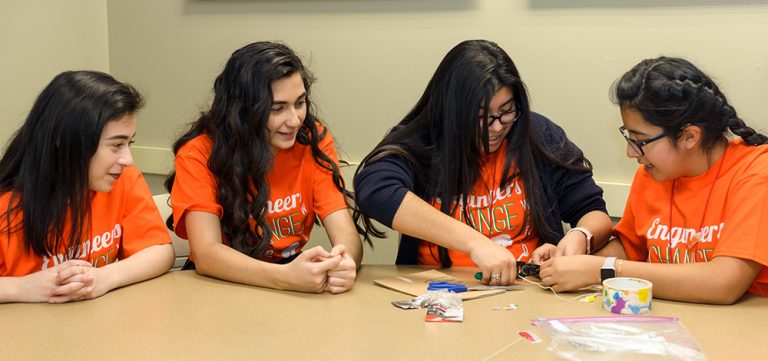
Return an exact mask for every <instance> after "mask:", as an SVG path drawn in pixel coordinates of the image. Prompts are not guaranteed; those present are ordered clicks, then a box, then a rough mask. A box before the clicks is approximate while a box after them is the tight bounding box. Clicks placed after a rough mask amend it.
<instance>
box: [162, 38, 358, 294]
mask: <svg viewBox="0 0 768 361" xmlns="http://www.w3.org/2000/svg"><path fill="white" fill-rule="evenodd" d="M312 81H313V78H312V75H311V74H310V73H309V70H308V69H307V68H305V67H304V65H303V64H302V63H301V60H300V59H299V58H298V57H297V56H296V54H294V52H293V51H292V50H291V49H290V48H288V47H287V46H285V45H282V44H278V43H271V42H257V43H253V44H249V45H247V46H245V47H243V48H241V49H239V50H237V51H235V52H234V53H233V54H232V56H231V57H230V58H229V60H228V61H227V64H226V65H225V67H224V70H223V71H222V73H221V74H220V75H219V76H218V77H217V78H216V81H215V82H214V99H213V104H212V105H211V107H210V109H208V110H206V111H205V112H203V113H202V114H201V115H200V118H199V119H198V120H197V121H196V122H194V123H192V125H191V127H190V129H189V131H188V132H187V133H186V134H184V135H183V136H182V137H181V138H180V139H179V140H178V141H176V143H175V144H174V147H173V150H174V153H175V154H176V170H175V174H172V175H171V177H169V179H168V180H167V181H166V187H167V188H168V189H169V190H170V192H171V204H172V207H173V221H174V225H175V231H176V234H178V235H179V236H180V237H182V238H187V239H189V244H190V262H188V264H187V265H185V267H184V268H185V269H190V268H193V267H194V268H195V269H196V270H197V272H198V273H200V274H204V275H209V276H213V277H216V278H221V279H225V280H229V281H234V282H239V283H245V284H250V285H256V286H263V287H269V288H276V289H285V290H295V291H305V292H323V291H324V290H325V291H329V292H331V293H340V292H344V291H347V290H349V289H350V288H351V287H352V284H353V282H354V280H355V277H356V269H357V266H358V265H359V264H360V260H361V258H362V243H361V241H360V237H359V235H358V231H360V232H361V233H365V232H364V231H363V230H362V229H359V228H358V227H357V226H356V225H355V223H354V222H353V221H352V217H351V215H350V214H349V211H348V208H349V205H348V203H347V200H346V197H345V195H346V194H347V193H348V192H347V191H346V190H345V188H344V181H343V179H342V177H341V174H340V170H339V161H338V156H337V154H336V150H335V149H334V142H333V138H332V137H331V134H330V133H329V132H328V130H327V128H326V127H325V126H323V124H322V123H321V122H320V121H319V120H318V119H317V118H316V117H315V115H314V113H313V107H312V103H311V101H310V86H311V85H312ZM316 218H317V219H319V220H320V221H321V222H322V225H323V226H324V228H325V230H326V232H327V234H328V238H329V239H330V241H331V244H332V245H333V248H332V249H331V250H330V251H326V250H324V249H323V248H322V247H320V246H318V247H315V248H312V249H309V250H302V248H303V247H304V245H305V244H306V243H307V240H308V239H309V234H310V231H311V230H312V226H313V223H314V222H315V220H316Z"/></svg>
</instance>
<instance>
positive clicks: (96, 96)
mask: <svg viewBox="0 0 768 361" xmlns="http://www.w3.org/2000/svg"><path fill="white" fill-rule="evenodd" d="M142 103H143V100H142V97H141V95H139V93H138V92H137V91H136V90H135V89H134V88H133V87H131V86H130V85H128V84H123V83H120V82H118V81H116V80H115V79H114V78H112V77H111V76H109V75H107V74H104V73H100V72H93V71H68V72H64V73H61V74H59V75H57V76H56V77H55V78H54V79H53V80H52V81H51V82H50V84H48V86H47V87H46V88H45V89H44V90H43V91H42V93H41V94H40V95H39V96H38V98H37V100H36V101H35V104H34V105H33V107H32V110H31V111H30V112H29V115H28V116H27V119H26V121H25V122H24V124H23V125H22V127H21V128H20V129H19V130H18V131H17V132H16V134H15V135H14V137H13V139H12V140H11V142H10V144H9V146H8V148H7V149H6V151H5V154H3V157H2V159H0V217H1V218H0V302H50V303H60V302H68V301H79V300H84V299H91V298H96V297H99V296H101V295H103V294H105V293H106V292H108V291H110V290H112V289H114V288H117V287H122V286H125V285H128V284H131V283H135V282H139V281H143V280H146V279H149V278H152V277H155V276H158V275H160V274H162V273H164V272H166V271H168V269H169V268H170V267H171V265H172V263H173V257H174V256H173V248H172V247H171V245H170V243H171V239H170V236H169V234H168V231H167V230H166V229H165V227H164V225H163V220H162V218H161V217H160V213H159V212H158V211H157V208H156V207H155V204H154V201H153V200H152V196H151V194H150V192H149V187H148V186H147V184H146V183H145V182H144V179H143V178H142V176H141V173H140V172H139V171H138V170H136V168H134V167H133V166H132V164H133V159H132V158H131V151H130V149H129V147H128V146H129V144H130V143H131V142H132V139H133V137H134V135H135V131H136V112H137V111H138V110H139V108H140V107H141V105H142ZM118 261H119V262H118Z"/></svg>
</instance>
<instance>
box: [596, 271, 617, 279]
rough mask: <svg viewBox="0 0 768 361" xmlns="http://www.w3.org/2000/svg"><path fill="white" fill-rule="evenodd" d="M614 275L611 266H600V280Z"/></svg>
mask: <svg viewBox="0 0 768 361" xmlns="http://www.w3.org/2000/svg"><path fill="white" fill-rule="evenodd" d="M614 277H616V270H615V269H613V268H601V269H600V281H605V280H607V279H609V278H614Z"/></svg>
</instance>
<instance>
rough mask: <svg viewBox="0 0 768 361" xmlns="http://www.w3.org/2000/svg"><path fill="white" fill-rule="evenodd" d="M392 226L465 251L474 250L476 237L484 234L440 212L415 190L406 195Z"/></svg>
mask: <svg viewBox="0 0 768 361" xmlns="http://www.w3.org/2000/svg"><path fill="white" fill-rule="evenodd" d="M392 228H393V229H395V230H397V231H398V232H401V233H404V234H407V235H409V236H412V237H415V238H419V239H423V240H426V241H429V242H432V243H434V244H437V245H440V246H443V247H446V248H449V249H454V250H458V251H461V252H465V253H469V252H470V248H471V246H472V244H473V242H472V240H473V239H474V238H477V237H478V235H480V236H482V235H481V234H480V233H478V232H477V231H476V230H475V229H473V228H472V227H470V226H468V225H466V224H464V223H462V222H460V221H458V220H456V219H454V218H453V217H450V216H448V215H446V214H444V213H442V212H440V211H439V210H437V209H435V208H434V207H432V206H431V205H430V204H428V203H427V202H425V201H423V200H422V199H421V198H419V197H417V196H416V195H415V194H413V193H411V192H408V193H407V194H406V195H405V198H403V202H402V203H401V204H400V207H399V208H398V209H397V213H395V218H394V219H393V220H392ZM489 242H490V240H489Z"/></svg>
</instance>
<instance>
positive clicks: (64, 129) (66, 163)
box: [0, 71, 144, 257]
mask: <svg viewBox="0 0 768 361" xmlns="http://www.w3.org/2000/svg"><path fill="white" fill-rule="evenodd" d="M143 102H144V101H143V98H142V97H141V95H140V94H139V92H138V91H136V89H134V88H133V87H132V86H130V85H128V84H125V83H121V82H119V81H117V80H115V79H114V78H112V77H111V76H110V75H108V74H105V73H101V72H96V71H67V72H63V73H61V74H59V75H57V76H56V77H55V78H53V80H52V81H51V82H50V83H49V84H48V86H46V87H45V89H43V91H42V93H40V95H39V96H38V97H37V100H36V101H35V103H34V105H33V106H32V110H31V111H30V112H29V115H28V116H27V119H26V121H25V122H24V124H23V125H22V126H21V128H20V129H19V130H18V131H17V132H16V133H15V134H14V136H13V139H12V140H11V142H10V143H9V145H8V147H7V148H6V150H5V153H4V154H3V157H2V159H0V192H2V193H6V192H11V197H10V201H9V203H8V210H7V212H6V214H5V217H6V222H3V223H4V224H5V225H7V227H8V228H7V229H4V230H1V231H6V232H8V234H9V236H10V233H12V232H16V231H19V230H20V229H23V233H24V247H25V249H26V250H27V251H31V252H32V253H34V254H35V255H36V256H38V257H43V256H46V255H51V254H56V252H59V250H60V249H61V247H62V246H67V248H68V256H69V257H73V256H74V255H76V254H77V253H78V250H79V247H80V244H81V242H82V240H83V239H85V238H87V236H88V234H89V233H90V212H91V203H90V196H89V190H88V170H89V164H90V160H91V158H92V157H93V155H94V154H95V153H96V150H97V149H98V146H99V138H100V136H101V132H102V130H103V129H104V126H105V125H106V124H107V122H110V121H114V120H117V119H120V118H122V117H123V116H125V115H128V114H132V113H135V112H136V111H138V110H139V109H140V108H141V107H142V105H143ZM19 211H20V212H21V215H22V218H21V219H19V218H18V217H16V215H18V213H17V212H19ZM12 219H19V222H17V223H16V224H11V220H12ZM67 228H69V229H70V231H69V234H67V235H65V230H66V229H67Z"/></svg>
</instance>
